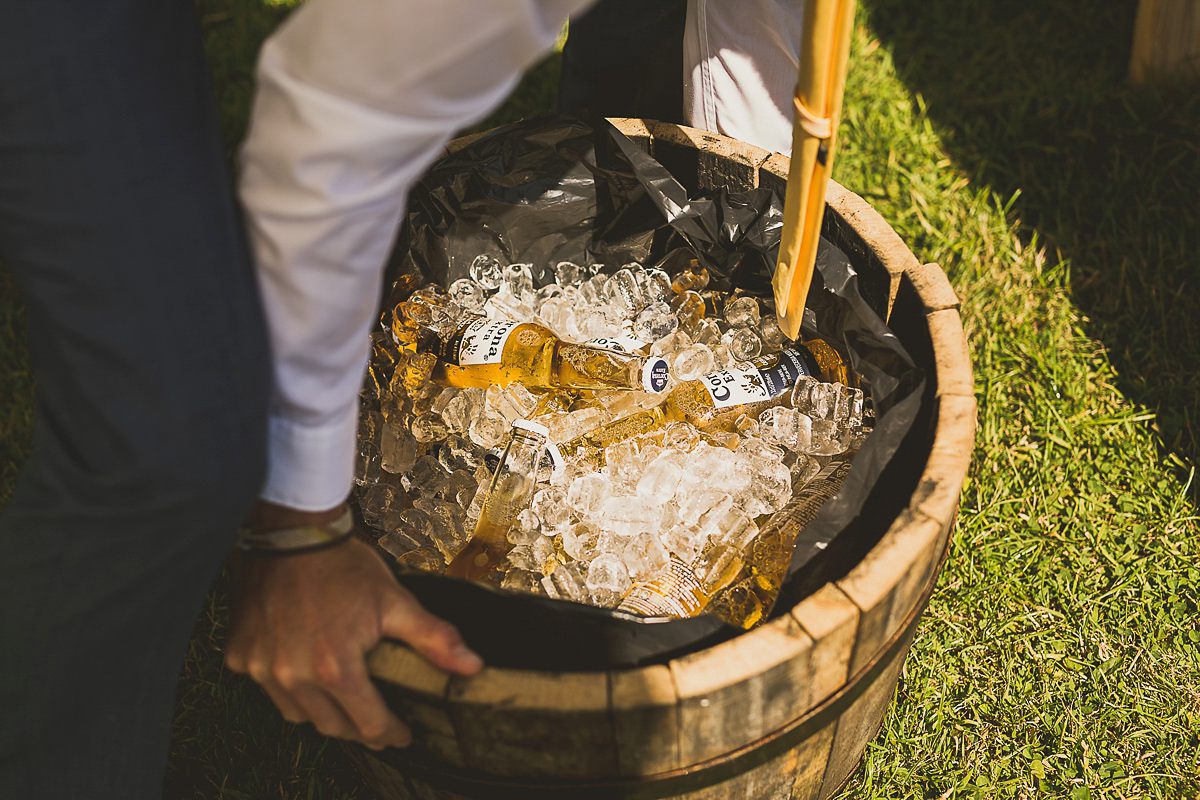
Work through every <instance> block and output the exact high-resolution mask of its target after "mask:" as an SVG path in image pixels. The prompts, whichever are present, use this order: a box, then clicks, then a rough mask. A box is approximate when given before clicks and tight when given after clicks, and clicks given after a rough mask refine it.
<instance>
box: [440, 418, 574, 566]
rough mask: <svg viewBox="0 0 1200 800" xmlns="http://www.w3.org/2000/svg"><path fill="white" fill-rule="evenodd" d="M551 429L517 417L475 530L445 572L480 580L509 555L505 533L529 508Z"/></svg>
mask: <svg viewBox="0 0 1200 800" xmlns="http://www.w3.org/2000/svg"><path fill="white" fill-rule="evenodd" d="M549 435H550V432H549V430H547V429H546V427H545V426H544V425H539V424H537V423H536V422H530V421H528V420H523V419H519V420H516V421H515V422H513V426H512V431H511V433H510V434H509V438H508V443H507V444H506V445H505V447H504V455H503V456H501V458H500V462H499V464H498V465H497V467H496V471H495V473H494V474H493V475H492V482H491V484H490V486H489V487H488V492H487V496H486V497H485V498H484V501H483V508H482V510H481V511H480V512H479V521H478V522H477V523H476V524H475V532H474V533H473V534H472V535H471V539H470V540H469V541H468V542H467V545H466V547H464V548H463V549H462V550H460V551H459V553H458V555H456V556H455V557H454V560H453V561H451V562H450V565H449V566H448V567H446V574H447V575H449V576H450V577H452V578H465V579H467V580H472V581H474V580H479V579H480V578H482V577H484V576H485V575H487V574H488V573H489V572H491V571H492V570H493V569H495V568H496V566H497V565H499V564H500V562H501V561H503V560H504V557H505V556H506V555H508V551H509V549H511V548H512V545H511V544H510V543H509V541H508V532H509V530H510V529H511V528H512V526H513V524H514V523H515V522H516V519H517V515H518V514H520V513H521V512H522V511H524V510H525V509H526V508H528V507H529V503H530V501H531V500H532V499H533V493H534V489H535V488H536V486H537V468H538V462H539V461H541V458H542V453H543V451H544V450H545V449H546V440H547V439H548V438H549Z"/></svg>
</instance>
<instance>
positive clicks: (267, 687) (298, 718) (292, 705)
mask: <svg viewBox="0 0 1200 800" xmlns="http://www.w3.org/2000/svg"><path fill="white" fill-rule="evenodd" d="M259 685H260V686H262V688H263V691H264V692H266V693H267V697H270V698H271V702H272V703H274V704H275V707H276V708H278V709H279V714H280V716H282V717H283V718H284V719H286V720H287V721H288V722H291V723H294V724H297V725H298V724H300V723H301V722H308V721H309V720H308V717H306V716H305V715H304V711H303V710H302V709H301V708H300V705H299V704H298V703H296V702H295V701H294V700H293V699H292V696H291V695H290V694H289V693H288V692H286V691H284V690H283V689H281V688H279V687H278V686H276V685H275V684H273V683H263V684H259Z"/></svg>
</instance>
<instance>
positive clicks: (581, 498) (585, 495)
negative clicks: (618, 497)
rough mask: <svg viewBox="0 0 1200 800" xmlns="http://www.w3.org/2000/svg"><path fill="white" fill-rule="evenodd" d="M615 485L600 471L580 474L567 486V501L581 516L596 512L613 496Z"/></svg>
mask: <svg viewBox="0 0 1200 800" xmlns="http://www.w3.org/2000/svg"><path fill="white" fill-rule="evenodd" d="M612 493H613V486H612V481H610V480H609V479H608V478H607V477H606V476H605V475H604V474H602V473H599V472H592V473H587V474H584V475H580V476H579V477H578V478H576V479H575V480H573V481H572V482H571V483H570V485H569V487H568V488H567V503H568V504H569V505H570V506H571V508H573V509H575V510H576V511H577V512H578V513H579V515H580V516H581V517H586V516H588V515H589V514H592V513H593V512H595V511H596V510H597V509H598V508H599V507H600V505H601V504H602V503H604V501H606V500H608V498H609V497H611V496H612Z"/></svg>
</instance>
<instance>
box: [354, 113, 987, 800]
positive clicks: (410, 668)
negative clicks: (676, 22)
mask: <svg viewBox="0 0 1200 800" xmlns="http://www.w3.org/2000/svg"><path fill="white" fill-rule="evenodd" d="M614 122H615V123H617V125H618V127H619V128H621V130H622V131H624V132H625V133H626V134H627V135H628V136H630V137H631V138H632V139H633V140H634V141H636V142H637V143H638V144H639V145H641V146H642V147H643V148H644V149H646V150H647V151H649V152H650V153H651V154H652V155H653V156H654V157H655V158H656V159H658V160H659V161H660V162H661V163H663V164H664V165H665V166H666V167H668V168H669V169H670V170H671V171H672V172H673V173H674V174H675V175H676V176H677V177H679V178H680V181H681V182H682V183H683V184H684V185H685V186H687V188H688V189H689V190H690V191H693V192H694V191H696V190H705V189H712V188H714V187H719V186H723V185H727V186H730V187H731V188H735V189H747V188H751V187H754V186H760V185H763V186H769V187H772V188H775V189H776V190H778V191H780V193H781V194H782V190H783V185H784V181H785V179H786V176H787V173H788V159H787V158H786V157H784V156H782V155H779V154H771V153H768V152H767V151H765V150H762V149H760V148H757V147H753V146H751V145H747V144H743V143H741V142H737V141H735V140H732V139H729V138H726V137H723V136H717V135H714V134H710V133H705V132H702V131H698V130H694V129H691V128H685V127H681V126H678V125H669V124H663V123H657V122H646V121H642V120H632V119H626V120H614ZM467 141H469V139H467V140H462V139H460V140H456V141H455V142H453V143H452V144H451V145H450V148H451V149H452V150H456V149H458V148H460V147H462V146H464V145H465V144H466V143H467ZM827 200H828V203H829V210H828V213H827V214H826V220H825V228H824V233H825V235H826V236H827V237H829V238H831V239H832V240H833V241H834V242H835V243H836V244H838V245H839V246H840V247H841V248H842V249H843V250H845V251H846V253H847V255H848V256H849V257H850V259H851V263H852V264H853V265H854V266H855V269H856V270H857V271H858V273H859V281H860V291H861V292H862V294H863V295H864V297H865V298H866V299H867V300H868V302H870V303H872V304H873V305H874V306H875V307H876V308H877V310H878V311H879V312H880V314H881V316H884V317H885V318H888V320H889V324H890V326H891V328H892V330H893V331H894V332H895V333H896V335H897V337H899V338H900V340H901V342H902V343H903V344H904V345H905V346H906V348H907V349H908V350H909V352H910V353H911V354H912V355H913V357H914V359H915V360H916V362H917V364H918V366H920V367H922V368H923V369H924V370H925V372H926V374H927V375H928V376H930V377H931V380H929V381H928V382H927V389H926V397H925V400H926V402H925V403H924V408H923V411H922V414H921V416H920V417H919V418H918V420H917V422H916V424H915V425H914V432H913V433H912V434H910V435H909V437H908V438H907V439H906V441H905V444H904V445H902V446H901V448H900V450H899V451H898V452H897V454H896V456H895V461H896V467H897V469H895V470H890V471H889V472H888V473H885V475H896V476H902V477H901V478H897V479H895V480H896V482H897V485H896V486H895V489H896V492H897V493H898V494H899V499H898V501H897V502H896V503H895V508H894V510H893V509H889V511H888V515H889V516H888V518H887V519H884V520H882V521H880V522H879V531H878V541H877V543H876V544H875V546H874V547H873V548H872V549H870V551H869V552H868V553H867V554H866V556H865V557H864V558H863V559H862V560H861V562H860V563H859V564H858V565H857V566H855V567H854V568H853V569H851V570H850V571H849V573H848V574H846V575H845V577H843V578H842V579H841V580H837V581H835V582H832V583H828V584H826V585H825V586H824V587H822V588H821V589H820V590H819V591H817V592H816V593H815V594H813V595H811V596H810V597H808V598H807V599H805V600H804V601H803V602H801V603H799V604H798V605H796V606H795V607H794V608H792V609H791V611H790V613H787V614H785V615H782V616H780V617H779V618H777V619H775V620H773V621H771V622H769V623H767V624H765V625H762V626H761V627H759V628H756V629H754V630H751V631H749V632H747V633H745V634H743V635H741V636H738V637H736V638H734V639H732V640H729V641H726V642H724V643H722V644H719V645H717V646H715V647H711V648H709V649H705V650H701V651H699V652H696V653H692V654H690V655H686V656H683V657H681V658H677V659H675V660H673V661H671V662H670V663H669V664H666V665H656V666H649V667H643V668H639V669H629V670H617V671H607V672H599V671H596V672H567V673H556V672H548V671H547V672H541V671H532V670H513V669H496V668H485V669H484V670H483V671H482V672H481V673H480V674H478V675H476V676H474V677H472V678H469V679H467V678H461V677H452V676H450V675H449V674H447V673H445V672H442V671H440V670H438V669H436V668H434V667H432V666H430V665H429V664H428V663H427V662H426V661H424V660H423V659H422V658H421V657H419V656H417V655H416V654H414V653H413V652H412V651H410V650H408V649H407V648H405V647H403V646H401V645H398V644H394V643H387V642H385V643H383V644H381V645H380V646H379V647H377V648H376V649H375V650H374V651H373V652H372V653H371V655H370V659H369V663H370V669H371V673H372V675H373V676H374V677H375V678H376V679H377V680H378V682H379V684H380V686H381V689H382V691H383V692H384V694H385V696H386V697H387V698H388V701H389V703H391V705H392V706H393V708H395V709H396V711H397V712H398V713H399V714H400V715H401V716H402V718H404V719H405V720H407V721H408V723H409V725H410V726H411V727H412V729H413V731H414V735H415V742H414V745H413V746H412V747H410V748H407V749H405V750H386V751H384V752H382V753H374V752H372V751H369V750H367V749H365V748H362V747H358V746H353V745H351V746H348V747H347V749H348V751H349V752H350V754H351V757H352V758H353V759H354V760H355V762H356V763H357V764H358V766H359V768H360V770H361V771H362V773H363V775H364V777H365V779H366V780H367V781H368V783H370V784H371V785H372V786H373V788H374V789H375V790H376V791H377V792H378V793H379V795H380V796H381V797H383V798H389V800H391V799H393V798H394V799H396V800H401V799H403V800H408V798H419V799H420V800H430V799H431V798H436V800H461V799H462V798H475V799H477V800H492V799H493V798H500V799H509V798H511V800H538V799H539V798H557V799H561V800H588V798H646V800H650V799H651V798H668V797H670V798H687V800H701V798H703V799H704V800H718V799H725V798H728V799H729V800H733V799H734V798H736V799H737V800H743V799H744V800H772V799H773V798H780V800H783V799H784V798H787V799H789V800H791V799H795V800H807V799H808V798H826V797H830V796H832V795H833V794H834V793H836V792H837V791H838V790H839V789H840V788H841V787H842V786H843V785H844V784H845V782H846V781H847V780H848V778H849V776H850V774H851V772H852V771H853V770H854V768H855V766H856V765H857V764H858V762H859V760H860V758H861V756H862V753H863V751H864V749H865V748H866V745H867V742H868V741H869V740H870V739H871V738H872V737H873V736H874V735H875V734H876V733H877V732H878V730H879V727H880V724H881V723H882V720H883V715H884V713H885V712H886V710H887V708H888V706H889V703H890V701H891V698H892V694H893V692H894V690H895V688H896V684H897V682H898V680H899V676H900V670H901V667H902V666H903V663H904V658H905V656H906V654H907V652H908V648H909V644H910V643H911V641H912V638H913V634H914V631H915V629H916V625H917V621H918V618H919V616H920V614H921V612H922V610H923V609H924V607H925V603H926V600H927V599H928V597H929V593H930V592H931V591H932V588H933V585H934V582H935V580H936V578H937V573H938V571H939V567H940V563H941V559H942V557H943V555H944V553H945V552H946V549H947V546H948V539H949V536H950V531H951V529H952V528H953V525H954V519H955V514H956V510H957V506H958V497H959V491H960V489H961V487H962V484H963V480H964V478H965V477H966V474H967V467H968V465H969V462H970V456H971V446H972V440H973V437H974V430H975V399H974V393H973V390H972V380H971V367H970V362H969V360H968V355H967V346H966V342H965V340H964V338H963V330H962V324H961V321H960V319H959V315H958V299H957V297H956V295H955V293H954V290H953V289H952V288H951V287H950V285H949V283H948V282H947V281H946V277H945V275H944V274H943V273H942V271H941V270H940V269H939V268H938V267H937V265H935V264H924V265H922V264H920V263H918V262H917V260H916V259H915V258H914V257H913V255H912V253H911V252H910V251H909V250H908V248H907V247H906V246H905V245H904V243H903V242H901V241H900V239H899V237H898V236H897V235H896V234H895V232H894V231H892V229H891V228H890V227H889V226H888V225H887V223H885V222H884V221H883V219H882V218H881V217H880V216H879V215H878V214H877V213H875V211H873V210H872V209H871V207H870V206H868V205H867V203H866V202H864V201H863V200H862V198H860V197H858V196H857V195H855V194H853V193H852V192H849V191H847V190H846V189H844V188H842V187H841V186H838V185H836V184H830V187H829V191H828V194H827ZM889 488H890V487H889Z"/></svg>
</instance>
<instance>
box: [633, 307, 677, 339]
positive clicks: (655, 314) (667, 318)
mask: <svg viewBox="0 0 1200 800" xmlns="http://www.w3.org/2000/svg"><path fill="white" fill-rule="evenodd" d="M678 327H679V320H678V319H676V318H675V312H674V311H672V310H671V307H670V306H669V305H667V304H666V303H663V302H658V303H653V304H652V305H649V306H647V307H646V308H645V309H644V310H642V311H641V312H640V313H638V315H637V318H636V319H634V321H633V335H634V337H635V338H637V339H641V340H642V341H643V342H653V341H657V340H658V339H661V338H662V337H664V336H666V335H667V334H670V333H674V331H675V329H676V328H678Z"/></svg>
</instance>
